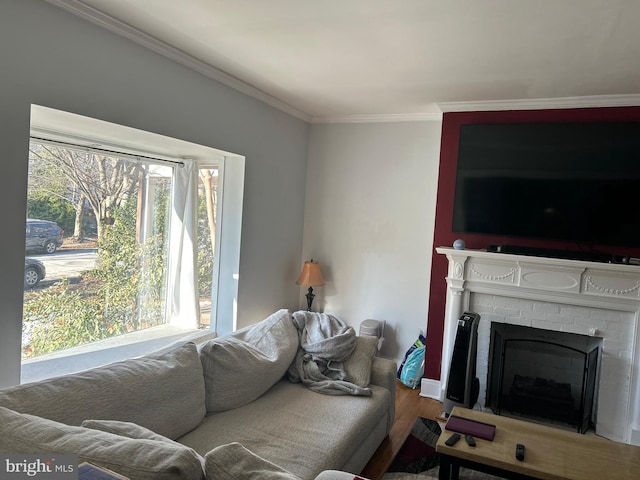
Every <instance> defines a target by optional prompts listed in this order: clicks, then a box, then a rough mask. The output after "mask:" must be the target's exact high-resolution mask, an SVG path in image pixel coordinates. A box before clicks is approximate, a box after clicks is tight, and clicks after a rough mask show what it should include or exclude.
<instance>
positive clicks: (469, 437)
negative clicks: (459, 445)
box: [464, 435, 476, 447]
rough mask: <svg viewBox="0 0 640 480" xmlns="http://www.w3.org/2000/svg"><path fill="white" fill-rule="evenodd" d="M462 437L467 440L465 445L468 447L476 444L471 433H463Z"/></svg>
mask: <svg viewBox="0 0 640 480" xmlns="http://www.w3.org/2000/svg"><path fill="white" fill-rule="evenodd" d="M464 439H465V440H466V441H467V445H469V446H470V447H475V446H476V439H475V438H473V437H472V436H471V435H465V436H464Z"/></svg>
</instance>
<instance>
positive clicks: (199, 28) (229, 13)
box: [48, 0, 640, 121]
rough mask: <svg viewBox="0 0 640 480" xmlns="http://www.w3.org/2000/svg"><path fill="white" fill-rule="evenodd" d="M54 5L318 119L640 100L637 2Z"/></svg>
mask: <svg viewBox="0 0 640 480" xmlns="http://www.w3.org/2000/svg"><path fill="white" fill-rule="evenodd" d="M48 1H49V2H50V3H53V4H56V5H58V6H61V7H63V8H66V9H69V10H71V11H73V12H74V13H76V14H78V15H81V16H83V17H84V18H88V19H90V20H93V21H97V22H98V23H100V24H101V25H103V26H106V27H107V28H110V29H112V30H114V31H117V32H118V33H120V34H123V35H125V36H127V37H129V38H131V39H133V40H135V41H138V42H140V43H143V44H144V45H146V46H147V47H149V48H152V49H154V50H156V51H158V52H160V53H163V54H165V55H167V56H169V57H171V58H174V59H176V60H178V61H181V62H182V63H185V64H187V65H189V66H191V67H192V68H194V69H196V70H198V71H201V72H202V73H205V74H207V75H210V76H212V77H214V78H217V79H219V80H221V81H223V82H224V83H227V84H228V85H231V86H233V87H234V88H237V89H239V90H241V91H244V92H245V93H249V94H252V95H254V96H256V97H258V98H262V99H263V100H265V101H267V102H269V103H271V104H273V105H276V106H278V107H279V108H282V109H283V110H286V111H289V112H291V113H293V114H295V115H297V116H299V117H301V118H305V119H307V120H310V121H331V120H332V119H333V120H336V119H340V118H347V117H366V116H386V117H389V118H392V117H393V116H398V117H399V118H400V117H402V116H406V117H411V116H414V117H419V116H420V115H427V116H428V115H430V114H437V113H439V112H441V111H442V110H443V108H442V104H443V103H450V102H487V101H489V102H501V101H507V100H523V101H537V100H540V99H546V100H549V99H552V100H553V99H567V98H574V97H589V96H617V97H618V99H619V100H620V101H622V102H624V101H625V99H628V98H635V97H634V95H638V94H640V53H639V52H640V50H639V46H640V1H639V0H48ZM596 98H597V97H596Z"/></svg>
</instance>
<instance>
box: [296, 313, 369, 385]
mask: <svg viewBox="0 0 640 480" xmlns="http://www.w3.org/2000/svg"><path fill="white" fill-rule="evenodd" d="M293 323H294V325H295V326H296V328H297V329H298V335H299V337H300V348H299V349H298V352H297V354H296V358H295V360H294V361H293V363H292V364H291V366H290V367H289V371H288V373H289V380H291V381H292V382H302V383H303V384H304V385H306V386H308V387H309V388H310V389H311V390H313V391H314V392H318V393H324V394H326V395H367V396H369V395H371V389H370V388H363V387H359V386H358V385H355V384H353V383H351V382H349V381H347V380H346V379H345V376H346V375H345V372H344V368H343V362H344V361H345V360H347V359H348V358H349V357H350V356H351V354H352V353H353V351H354V350H355V348H356V342H357V338H356V332H355V331H354V329H353V328H352V327H349V326H347V325H346V324H345V323H344V322H343V321H342V320H340V319H338V318H336V317H334V316H333V315H329V314H326V313H316V312H305V311H299V312H295V313H294V314H293Z"/></svg>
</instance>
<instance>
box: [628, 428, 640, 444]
mask: <svg viewBox="0 0 640 480" xmlns="http://www.w3.org/2000/svg"><path fill="white" fill-rule="evenodd" d="M629 443H631V445H636V446H640V430H636V429H635V428H632V429H631V440H630V442H629Z"/></svg>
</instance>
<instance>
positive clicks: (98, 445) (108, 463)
mask: <svg viewBox="0 0 640 480" xmlns="http://www.w3.org/2000/svg"><path fill="white" fill-rule="evenodd" d="M0 425H2V430H3V431H2V435H0V451H2V452H11V453H22V454H30V453H43V452H46V453H53V454H76V455H78V461H79V462H89V463H93V464H95V465H98V466H101V467H105V468H108V469H110V470H113V471H114V472H116V473H119V474H121V475H124V476H125V477H128V478H130V479H131V480H183V479H184V480H198V479H201V478H203V477H204V472H203V469H202V457H200V456H199V455H198V454H197V453H196V452H194V451H193V450H192V449H190V448H187V447H185V446H182V445H179V444H177V443H173V444H170V443H167V442H160V441H156V440H133V439H130V438H126V437H122V436H120V435H114V434H112V433H108V432H102V431H98V430H92V429H89V428H84V427H76V426H70V425H64V424H62V423H58V422H55V421H53V420H48V419H45V418H41V417H36V416H34V415H27V414H21V413H18V412H14V411H13V410H10V409H8V408H4V407H0Z"/></svg>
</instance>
